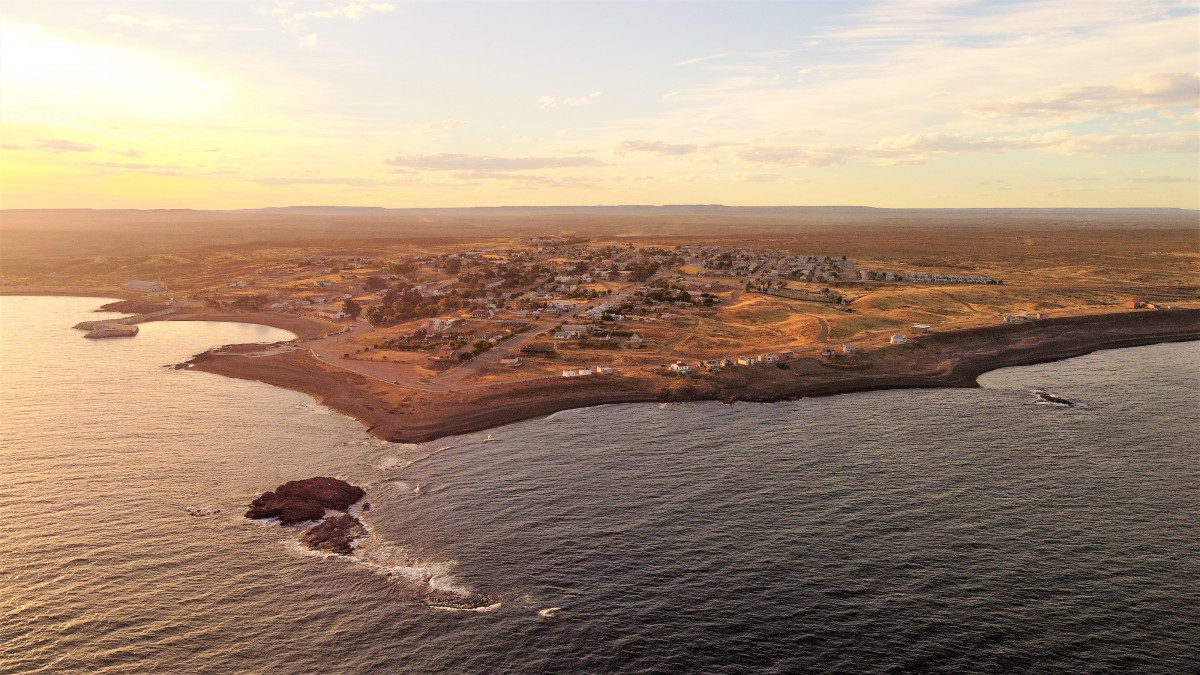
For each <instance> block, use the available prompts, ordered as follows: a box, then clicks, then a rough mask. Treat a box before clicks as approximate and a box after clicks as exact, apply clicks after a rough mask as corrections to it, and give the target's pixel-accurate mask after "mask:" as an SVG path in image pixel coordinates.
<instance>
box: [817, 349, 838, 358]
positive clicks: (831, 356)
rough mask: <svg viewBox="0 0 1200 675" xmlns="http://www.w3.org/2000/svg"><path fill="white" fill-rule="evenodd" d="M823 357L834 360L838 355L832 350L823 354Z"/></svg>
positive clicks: (827, 350)
mask: <svg viewBox="0 0 1200 675" xmlns="http://www.w3.org/2000/svg"><path fill="white" fill-rule="evenodd" d="M821 356H822V357H824V358H827V359H832V358H833V357H834V356H836V355H835V354H834V352H833V350H832V349H826V350H825V351H823V352H821Z"/></svg>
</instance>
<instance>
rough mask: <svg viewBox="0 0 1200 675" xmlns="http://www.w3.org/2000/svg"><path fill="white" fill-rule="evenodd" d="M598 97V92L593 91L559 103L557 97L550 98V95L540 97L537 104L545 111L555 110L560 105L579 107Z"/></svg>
mask: <svg viewBox="0 0 1200 675" xmlns="http://www.w3.org/2000/svg"><path fill="white" fill-rule="evenodd" d="M599 96H600V92H598V91H593V92H592V93H590V94H588V95H587V96H572V97H570V98H565V99H562V100H561V101H560V100H559V98H558V97H557V96H551V95H550V94H546V95H545V96H542V97H541V98H539V99H538V104H539V105H541V106H542V107H543V108H547V109H550V108H557V107H558V106H559V104H560V103H561V104H562V105H569V106H581V105H588V104H590V103H591V102H592V101H594V100H596V98H597V97H599Z"/></svg>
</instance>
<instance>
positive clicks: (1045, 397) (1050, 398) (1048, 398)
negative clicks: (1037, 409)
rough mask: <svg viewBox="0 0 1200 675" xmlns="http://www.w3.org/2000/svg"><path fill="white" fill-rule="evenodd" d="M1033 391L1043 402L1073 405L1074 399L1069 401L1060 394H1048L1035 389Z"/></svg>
mask: <svg viewBox="0 0 1200 675" xmlns="http://www.w3.org/2000/svg"><path fill="white" fill-rule="evenodd" d="M1033 393H1034V394H1035V395H1036V396H1037V397H1038V400H1039V401H1042V402H1045V403H1055V404H1058V405H1065V406H1070V407H1072V408H1074V407H1075V402H1074V401H1069V400H1067V399H1065V398H1063V397H1061V396H1055V395H1054V394H1049V393H1047V392H1044V391H1035V392H1033Z"/></svg>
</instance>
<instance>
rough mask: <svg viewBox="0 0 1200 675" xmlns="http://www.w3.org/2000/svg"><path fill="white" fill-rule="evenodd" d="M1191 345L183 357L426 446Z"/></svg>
mask: <svg viewBox="0 0 1200 675" xmlns="http://www.w3.org/2000/svg"><path fill="white" fill-rule="evenodd" d="M235 317H236V318H235ZM164 318H166V317H164ZM255 318H262V317H256V316H255V315H252V314H246V315H238V314H231V315H225V314H219V315H218V314H202V315H195V316H188V317H170V320H180V319H182V320H210V321H212V320H224V321H230V320H235V321H242V322H254V320H255ZM264 321H265V320H264ZM267 325H271V324H267ZM276 327H280V326H276ZM289 330H290V329H289ZM293 332H295V331H293ZM1193 340H1200V310H1197V309H1180V310H1165V311H1147V312H1119V313H1109V314H1094V315H1085V316H1076V317H1067V318H1060V319H1045V320H1041V321H1036V322H1030V323H1025V324H1017V325H999V326H989V327H985V328H976V329H967V330H961V331H954V332H945V333H932V334H929V335H926V336H922V337H920V338H918V339H916V340H914V341H913V342H912V343H911V344H908V345H903V346H896V347H887V348H881V349H878V350H874V351H871V352H868V353H866V354H861V355H859V357H858V359H857V364H856V365H855V364H851V365H836V364H831V363H827V362H825V361H822V360H820V359H815V358H799V359H796V360H795V361H792V362H791V364H792V367H791V369H789V370H780V369H776V368H771V367H767V366H757V367H731V368H726V369H724V370H723V371H722V372H720V373H719V374H716V375H707V374H706V375H695V376H691V377H682V378H681V377H671V376H667V375H666V374H665V373H662V372H659V370H660V369H652V368H643V369H641V370H638V371H636V372H634V373H631V374H629V375H624V376H616V377H597V378H588V379H587V380H566V379H558V378H551V379H541V380H528V381H522V382H513V383H507V384H504V385H502V386H493V387H479V388H473V389H469V390H458V391H451V392H444V393H440V392H429V391H421V390H413V389H405V388H402V387H393V386H391V385H389V384H387V383H385V382H382V381H377V380H374V379H372V378H368V377H366V376H364V375H360V374H358V373H354V372H350V371H346V370H343V369H340V368H337V367H335V366H331V365H329V364H326V363H323V362H321V361H319V360H318V359H316V358H314V357H313V356H312V355H311V354H310V353H309V352H308V351H305V350H300V349H297V350H292V351H287V352H282V353H276V354H271V355H257V356H256V357H255V358H247V357H246V356H245V355H244V354H241V353H214V352H212V351H210V352H205V353H203V354H199V355H197V356H196V357H194V358H193V359H192V360H191V361H189V363H190V364H191V365H192V367H193V368H195V369H196V370H200V371H203V372H208V373H214V374H218V375H224V376H227V377H235V378H239V379H247V380H255V381H259V382H264V383H266V384H271V385H274V386H278V387H283V388H286V389H292V390H295V391H300V392H303V393H306V394H309V395H310V396H312V397H313V398H315V399H316V400H317V401H318V403H320V404H322V405H325V406H328V407H329V408H331V409H333V410H336V411H337V412H340V413H342V414H345V415H348V416H350V417H353V418H355V419H357V420H359V421H360V422H362V423H363V424H364V425H366V426H367V427H368V431H369V432H370V433H372V434H373V435H375V436H377V437H378V438H381V439H383V440H387V441H393V442H405V443H421V442H427V441H432V440H436V439H438V438H442V437H445V436H453V435H458V434H464V433H471V432H477V431H484V430H486V429H491V428H494V427H498V426H503V425H506V424H511V423H514V422H519V421H523V420H527V419H532V418H536V417H543V416H545V415H549V414H552V413H555V412H559V411H562V410H568V409H573V408H584V407H591V406H597V405H606V404H615V403H653V402H683V401H722V402H725V403H732V402H735V401H745V402H759V403H769V402H775V401H783V400H791V399H796V398H801V397H809V396H830V395H835V394H848V393H854V392H863V391H878V390H884V389H912V388H940V387H953V388H969V387H977V386H979V385H978V382H977V381H976V378H978V377H979V375H981V374H983V373H985V372H988V371H991V370H996V369H999V368H1007V367H1012V366H1023V365H1033V364H1037V363H1045V362H1050V361H1059V360H1062V359H1068V358H1073V357H1076V356H1083V355H1085V354H1090V353H1092V352H1095V351H1099V350H1103V349H1118V348H1123V347H1136V346H1144V345H1150V344H1157V343H1163V342H1185V341H1193ZM234 351H235V352H240V351H241V350H234Z"/></svg>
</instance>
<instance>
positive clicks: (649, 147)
mask: <svg viewBox="0 0 1200 675" xmlns="http://www.w3.org/2000/svg"><path fill="white" fill-rule="evenodd" d="M619 149H620V151H621V152H651V153H654V154H656V155H690V154H692V153H693V152H696V151H697V150H699V146H696V145H694V144H688V143H678V144H673V143H664V142H662V141H625V142H623V143H621V145H620V146H619Z"/></svg>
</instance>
